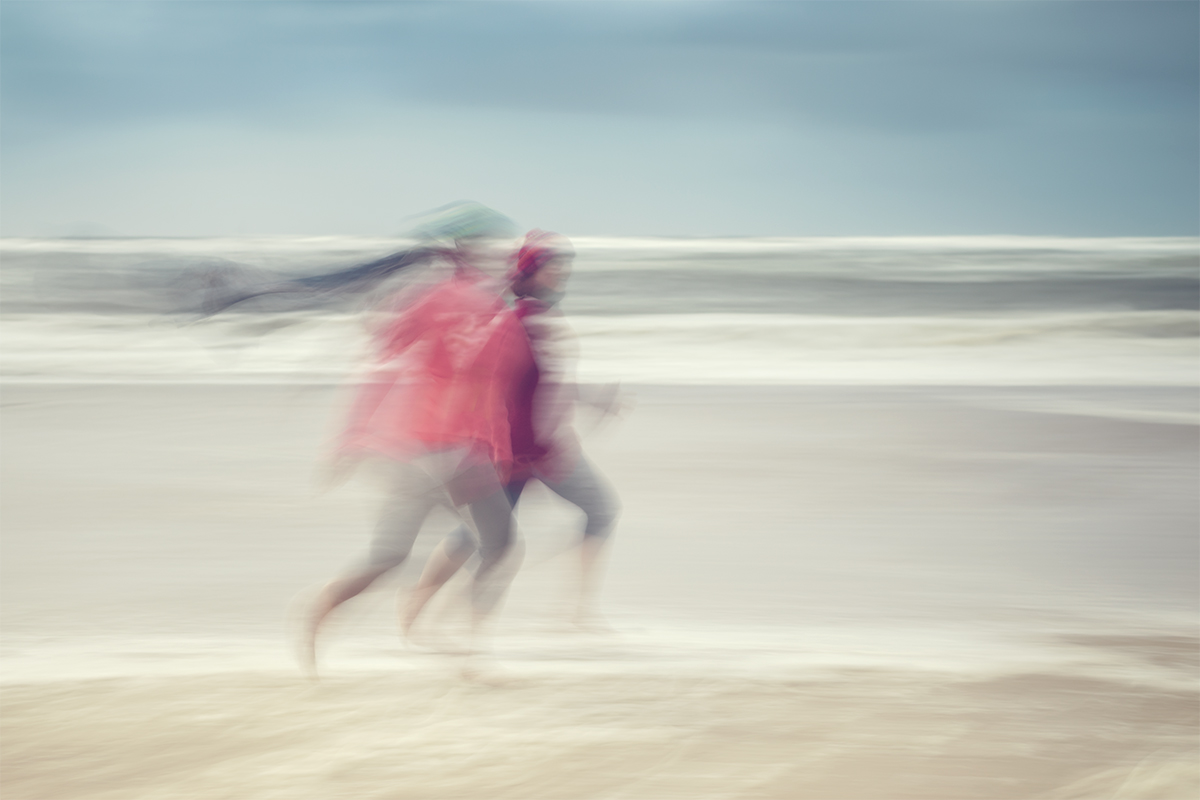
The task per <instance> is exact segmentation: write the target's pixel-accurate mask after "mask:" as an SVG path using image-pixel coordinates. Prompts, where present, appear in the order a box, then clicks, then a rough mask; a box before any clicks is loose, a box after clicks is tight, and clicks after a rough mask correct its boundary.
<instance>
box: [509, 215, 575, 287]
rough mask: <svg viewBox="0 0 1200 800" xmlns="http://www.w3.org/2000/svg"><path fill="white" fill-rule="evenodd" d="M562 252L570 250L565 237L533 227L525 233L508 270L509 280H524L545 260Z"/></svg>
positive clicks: (540, 266) (543, 264)
mask: <svg viewBox="0 0 1200 800" xmlns="http://www.w3.org/2000/svg"><path fill="white" fill-rule="evenodd" d="M564 252H566V253H569V252H571V245H570V244H569V243H568V242H567V239H566V237H564V236H560V235H559V234H557V233H551V232H549V231H543V230H538V229H537V228H534V229H533V230H531V231H530V232H529V233H527V234H525V241H524V242H523V243H522V244H521V249H520V250H518V251H517V255H516V258H515V259H514V260H513V265H512V268H511V269H510V270H509V271H508V278H509V280H511V281H520V280H524V279H525V278H528V277H530V276H532V275H534V274H535V273H536V272H537V271H538V270H539V269H541V268H542V267H544V266H546V262H547V261H549V260H550V259H552V258H554V257H555V256H557V255H561V254H562V253H564Z"/></svg>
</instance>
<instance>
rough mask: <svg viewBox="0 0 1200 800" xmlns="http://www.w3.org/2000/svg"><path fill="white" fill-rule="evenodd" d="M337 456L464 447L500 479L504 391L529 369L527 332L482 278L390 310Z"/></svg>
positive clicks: (506, 455)
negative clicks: (495, 469) (375, 363)
mask: <svg viewBox="0 0 1200 800" xmlns="http://www.w3.org/2000/svg"><path fill="white" fill-rule="evenodd" d="M377 345H378V350H379V361H380V365H379V367H378V368H377V369H376V370H375V372H374V374H373V375H372V377H371V378H370V379H368V381H367V382H366V383H365V384H364V385H363V386H362V387H361V389H360V392H359V395H358V399H357V401H356V402H355V404H354V408H353V411H352V413H351V418H350V424H349V426H348V428H347V431H346V433H345V435H344V437H343V448H344V449H351V450H354V449H363V450H371V451H375V452H379V453H382V454H384V455H387V456H391V457H393V458H411V457H414V456H417V455H420V454H421V453H424V452H429V451H432V450H444V449H454V448H460V447H461V448H466V449H467V450H469V452H470V453H471V454H472V455H474V456H476V457H478V458H482V459H486V460H487V461H490V462H491V463H493V464H495V465H496V466H497V467H498V468H499V471H500V472H501V477H502V478H506V477H507V473H508V470H509V468H510V466H511V463H512V439H511V434H510V430H509V419H508V415H509V410H508V405H509V403H510V397H511V392H512V386H513V385H514V382H515V381H516V380H517V378H518V377H519V376H521V375H525V374H527V373H528V371H529V370H530V369H531V368H532V364H533V360H532V355H531V353H530V349H529V342H528V339H527V337H526V335H525V330H524V328H523V327H522V325H521V323H520V322H519V320H518V319H517V317H516V315H515V314H514V313H513V312H512V311H511V310H510V309H509V308H508V307H507V306H506V305H505V303H504V301H503V299H502V298H501V297H500V295H499V294H498V293H497V292H496V291H493V290H492V289H491V288H490V287H489V286H488V284H487V281H486V278H485V277H484V276H483V275H482V273H477V272H468V271H460V272H459V274H456V275H455V276H454V277H453V278H450V279H449V280H446V281H443V282H442V283H439V284H437V285H436V286H434V287H433V288H431V289H429V290H428V291H426V292H425V293H424V294H423V295H422V296H421V297H420V298H419V299H418V300H417V301H416V302H415V303H414V304H412V305H411V306H409V307H408V308H406V309H404V310H402V311H400V312H398V313H397V315H396V317H395V318H394V319H393V320H392V321H391V322H390V323H389V324H388V325H386V326H385V327H384V328H383V329H382V331H381V332H380V334H379V336H378V337H377Z"/></svg>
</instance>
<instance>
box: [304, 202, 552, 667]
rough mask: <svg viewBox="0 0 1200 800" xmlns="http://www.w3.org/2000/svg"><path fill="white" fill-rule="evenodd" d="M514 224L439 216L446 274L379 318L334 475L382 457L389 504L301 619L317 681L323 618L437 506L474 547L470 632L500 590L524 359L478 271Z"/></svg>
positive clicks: (452, 210)
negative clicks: (512, 403)
mask: <svg viewBox="0 0 1200 800" xmlns="http://www.w3.org/2000/svg"><path fill="white" fill-rule="evenodd" d="M509 224H510V223H508V221H507V219H506V218H503V217H502V216H501V215H499V214H497V213H496V212H494V211H491V210H490V209H486V208H484V207H483V206H478V205H477V204H457V205H455V206H451V207H448V208H447V209H443V210H442V211H441V213H440V214H438V215H435V217H434V218H433V220H432V221H431V222H429V223H428V226H427V228H426V229H425V230H424V231H423V236H424V237H425V238H428V239H434V238H437V239H450V240H452V241H453V243H454V244H453V247H450V248H445V249H442V250H440V251H439V253H440V255H443V256H444V257H445V258H447V259H448V260H449V261H450V262H451V264H452V267H453V270H452V274H451V275H450V276H449V277H448V278H446V279H445V280H442V281H440V282H438V283H435V284H433V285H432V286H424V287H416V288H410V289H408V290H406V291H401V292H399V293H397V294H396V295H394V296H392V297H390V298H389V299H388V300H387V301H386V302H385V303H384V304H383V306H382V307H381V308H380V309H379V310H378V314H377V317H378V319H377V321H376V325H375V343H376V351H377V364H376V366H375V369H374V371H373V373H372V375H371V376H370V378H369V379H368V380H366V381H365V382H364V384H363V385H362V386H361V387H360V389H359V391H358V396H357V399H356V401H355V403H354V405H353V408H352V410H351V414H350V422H349V425H348V426H347V428H346V431H345V433H344V434H343V436H342V439H341V442H340V444H339V447H338V448H337V451H336V454H335V456H334V459H333V462H332V465H331V475H332V476H334V477H335V479H336V478H338V477H344V476H345V475H346V474H348V472H349V471H350V470H351V469H352V468H353V466H354V465H355V464H356V463H357V462H359V461H360V460H362V459H363V458H364V457H368V456H371V457H379V458H381V459H382V460H383V461H384V463H385V464H386V468H387V472H388V474H389V480H390V483H391V495H390V498H389V499H388V501H387V503H386V505H385V508H384V510H383V514H382V515H381V518H380V520H379V523H378V525H377V526H376V529H375V534H374V538H373V540H372V542H371V545H370V548H369V551H368V554H367V557H366V558H365V559H364V560H363V561H362V562H360V563H359V564H357V565H356V566H354V567H352V568H351V569H350V570H349V571H347V572H346V573H345V574H344V575H342V576H340V577H338V578H336V579H334V580H333V581H331V582H330V583H329V584H328V585H327V586H325V588H324V589H323V590H322V591H321V592H320V594H319V595H318V597H317V598H316V601H315V602H314V603H313V604H312V606H311V608H310V609H309V610H308V613H307V616H306V619H305V627H304V639H303V645H302V652H301V658H302V662H303V665H304V666H305V668H306V669H307V670H308V671H310V672H311V673H312V674H314V675H315V673H316V642H317V637H318V634H319V633H320V630H321V627H322V624H323V623H324V621H325V620H326V618H327V617H328V616H329V614H330V613H331V612H332V611H333V610H334V609H336V608H337V607H338V606H340V605H341V604H342V603H345V602H346V601H347V600H349V599H351V598H353V597H355V596H356V595H358V594H360V593H361V592H363V591H364V590H365V589H367V587H369V586H370V585H371V584H372V583H374V582H375V581H376V580H377V579H379V578H380V577H381V576H382V575H384V574H385V573H387V572H389V571H390V570H392V569H394V568H395V567H397V566H398V565H400V564H401V563H402V562H403V561H404V559H405V558H407V556H408V554H409V552H410V550H411V549H412V546H413V542H414V541H415V539H416V537H417V535H418V534H419V533H420V529H421V526H422V524H423V523H424V521H425V518H426V516H427V515H428V514H429V513H430V511H432V510H433V509H434V508H435V507H437V506H439V505H444V506H448V507H451V508H458V509H463V510H464V511H465V514H464V516H465V517H466V518H469V519H470V521H471V523H472V524H473V526H474V530H475V535H476V536H477V538H478V542H479V553H480V564H479V567H478V569H477V571H476V573H475V576H474V581H473V584H472V592H471V602H472V609H473V620H474V623H475V624H474V629H476V630H477V629H478V627H479V625H480V624H481V623H482V621H483V620H484V619H485V618H486V616H487V615H488V614H489V613H490V612H491V611H492V609H493V608H494V607H495V606H496V603H497V602H498V600H499V597H500V595H501V594H502V593H503V591H504V588H505V585H506V584H505V581H504V580H503V579H502V577H503V576H502V575H500V574H499V571H498V569H497V567H498V565H499V564H500V561H501V559H502V558H503V557H504V556H505V554H506V553H507V552H508V550H509V548H510V544H511V541H512V530H511V519H512V517H511V513H512V508H511V503H510V502H509V500H508V497H507V495H506V494H505V491H504V486H505V482H506V481H507V480H508V479H509V475H510V473H511V466H512V459H513V456H512V445H511V441H512V437H511V433H510V431H509V411H508V396H509V394H510V393H511V390H510V387H511V386H512V384H513V382H514V380H515V379H516V377H517V376H518V375H522V374H524V373H525V372H526V371H527V370H528V369H529V363H530V360H531V357H530V354H529V351H528V345H527V342H526V335H525V332H524V329H523V327H522V326H521V324H520V322H519V320H518V318H517V315H516V314H515V313H514V312H513V311H512V310H511V309H510V308H509V307H508V305H507V304H506V303H505V301H504V297H503V295H502V292H503V290H504V284H503V282H502V281H498V280H496V279H495V278H493V277H491V276H489V275H488V274H487V272H485V271H484V269H481V266H486V262H487V259H488V257H489V254H491V253H493V252H495V250H496V246H495V241H496V239H497V237H500V236H503V235H504V234H505V233H507V232H508V228H507V226H508V225H509ZM425 249H426V250H429V249H430V248H425Z"/></svg>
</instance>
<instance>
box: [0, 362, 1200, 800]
mask: <svg viewBox="0 0 1200 800" xmlns="http://www.w3.org/2000/svg"><path fill="white" fill-rule="evenodd" d="M631 394H633V395H634V396H635V401H636V407H635V408H634V409H633V411H632V412H631V413H629V414H628V415H627V417H626V418H625V419H623V420H619V421H616V422H607V423H604V424H602V425H599V426H598V427H594V428H593V427H592V426H591V424H590V421H588V420H584V421H583V424H582V426H581V427H582V428H583V429H585V430H588V431H589V433H588V436H587V442H588V449H589V451H590V452H591V453H592V455H593V457H594V459H595V460H596V462H597V464H598V465H599V466H600V467H601V469H602V470H603V471H604V472H605V473H606V474H607V475H608V477H609V478H610V480H611V481H612V482H613V484H614V485H615V486H616V487H617V489H618V491H619V492H620V495H621V498H622V501H623V505H624V513H623V517H622V520H621V523H620V525H619V528H618V532H617V534H616V538H615V540H614V546H613V550H612V557H611V560H610V563H609V568H608V577H607V582H606V587H605V591H604V595H603V608H604V611H605V613H606V615H607V618H608V620H609V622H610V623H611V625H612V628H613V631H612V632H609V633H603V634H595V633H585V632H579V631H573V630H571V629H570V628H569V627H568V626H566V624H565V622H564V620H565V604H564V602H563V600H564V598H565V596H566V594H567V590H568V588H569V575H570V563H569V556H568V554H567V553H568V549H569V546H570V544H571V542H572V533H571V527H572V524H573V519H572V518H571V516H570V514H569V513H568V512H567V511H566V510H565V509H563V508H562V507H560V506H558V505H556V504H555V503H554V502H552V501H550V500H549V499H547V498H546V497H545V496H544V495H542V494H539V493H536V492H535V493H533V494H532V495H531V496H530V497H529V498H528V499H527V500H526V501H524V502H523V506H522V508H521V509H520V520H521V529H522V534H523V538H524V539H525V541H526V543H527V548H528V552H527V557H526V563H525V566H524V569H523V570H522V572H521V574H520V575H519V576H518V577H517V580H516V582H515V583H514V585H513V588H512V591H511V593H510V598H509V601H508V603H507V606H506V608H505V610H504V613H503V614H502V615H501V618H500V619H499V621H498V623H497V625H496V630H495V634H494V637H493V652H492V655H491V657H490V660H489V661H488V665H489V666H488V671H487V673H486V676H485V679H483V680H466V679H464V678H463V677H461V675H460V673H461V668H462V664H461V660H460V659H456V658H454V657H449V656H441V655H431V654H427V653H421V652H416V651H413V650H409V649H405V648H404V647H403V646H402V645H401V643H400V640H399V638H398V637H397V636H396V633H395V622H394V620H393V601H392V597H393V594H394V593H393V591H391V590H384V591H378V592H374V593H372V594H371V595H370V596H369V597H366V598H364V599H363V600H362V602H360V603H358V604H357V605H356V606H354V607H353V608H351V609H349V611H348V613H347V614H345V615H344V617H343V619H342V620H341V624H340V625H339V627H338V628H337V630H335V631H333V632H332V635H331V636H330V639H329V643H328V646H327V648H326V650H325V653H324V655H323V670H324V678H323V680H322V681H321V682H320V683H319V684H316V685H313V684H309V683H307V682H305V681H304V680H302V679H301V678H300V676H299V674H298V672H297V671H296V670H295V668H294V666H293V664H292V662H291V659H290V644H289V636H290V629H289V625H290V615H291V614H292V613H293V611H294V609H295V608H296V606H297V604H298V603H302V602H303V601H304V600H305V598H306V597H307V596H309V593H311V591H312V590H313V589H314V588H315V587H316V586H318V585H319V584H320V582H321V581H323V580H325V579H327V578H329V577H330V576H331V575H332V574H334V573H335V572H336V571H337V570H338V569H340V568H341V567H342V566H343V565H345V564H346V563H348V562H349V561H350V560H352V559H353V558H355V557H357V556H358V555H359V554H360V551H361V548H362V547H363V544H364V542H365V540H366V537H367V536H368V534H369V530H370V526H371V524H372V521H373V516H374V513H375V508H376V506H377V504H378V502H379V500H380V494H379V492H378V490H377V487H375V486H374V485H373V484H372V481H371V480H370V477H369V476H368V475H364V476H361V477H360V478H359V479H357V480H356V481H355V482H352V483H351V484H349V485H347V486H344V487H342V488H341V489H339V490H337V491H335V492H332V493H325V494H322V493H321V492H319V491H318V487H317V481H316V475H317V468H318V465H319V459H320V455H321V452H322V448H323V446H324V444H325V442H326V440H327V439H328V437H329V436H330V435H331V434H332V432H333V431H334V430H335V429H336V426H337V424H338V420H339V409H340V402H341V400H342V399H343V396H342V394H341V392H340V391H339V390H336V389H332V388H329V387H321V386H266V385H263V386H248V385H243V386H234V385H191V386H188V385H152V384H147V385H109V386H104V385H83V384H79V385H48V384H47V385H33V384H29V385H19V384H17V385H10V386H8V387H7V388H6V389H5V392H4V397H3V402H4V405H5V417H6V423H5V446H4V474H3V478H4V491H5V509H6V510H5V515H4V527H5V536H4V542H3V544H4V553H3V554H4V559H3V600H4V646H5V660H4V673H3V677H4V681H5V685H4V692H3V698H4V703H5V711H4V718H3V719H4V729H3V734H4V740H5V749H6V752H7V755H6V769H5V771H4V776H3V780H4V790H5V796H6V797H11V798H47V797H73V798H118V797H119V798H164V797H177V798H219V797H229V798H273V797H280V798H282V797H288V798H305V797H312V798H327V797H331V796H353V797H379V798H405V797H413V798H418V797H420V798H442V797H445V798H452V797H482V796H488V797H511V798H534V797H544V798H566V797H570V798H593V797H594V798H630V799H633V800H641V799H642V798H645V799H646V800H652V799H654V798H668V797H679V798H684V797H687V798H701V797H703V798H708V797H711V798H733V797H737V798H814V800H840V798H863V800H887V799H890V798H947V800H950V799H952V798H953V799H954V800H959V799H961V798H1012V799H1013V800H1017V799H1018V798H1093V797H1095V798H1100V797H1104V798H1188V797H1193V796H1195V792H1196V790H1197V787H1198V786H1200V774H1198V771H1197V768H1196V764H1197V752H1196V736H1195V732H1196V725H1197V719H1196V712H1197V697H1196V691H1195V676H1196V668H1197V652H1198V648H1197V640H1196V637H1195V608H1196V597H1197V585H1196V584H1197V580H1196V574H1195V569H1194V565H1195V561H1196V539H1195V535H1194V533H1195V526H1196V519H1195V507H1194V503H1193V502H1192V500H1193V498H1192V494H1193V490H1194V486H1195V481H1196V477H1197V475H1196V472H1197V464H1196V432H1197V430H1196V427H1195V425H1194V424H1180V421H1181V420H1185V419H1186V418H1188V416H1189V415H1190V414H1194V409H1192V408H1191V405H1193V404H1194V401H1193V399H1192V397H1191V394H1190V393H1189V392H1188V390H1171V389H1161V390H1156V389H1152V388H1141V389H1124V390H1115V389H1114V390H1105V389H1102V388H1093V389H1052V388H1041V389H1036V390H1035V389H1028V390H1018V389H1009V390H999V389H987V388H973V389H964V388H952V387H944V388H923V389H919V390H918V389H905V388H900V387H892V388H873V389H872V388H852V387H823V388H803V387H775V388H765V387H758V388H755V387H741V388H733V387H707V388H706V387H673V388H667V387H641V388H635V389H633V390H632V392H631ZM452 524H453V521H452V519H450V518H449V516H448V515H447V516H445V517H443V518H439V519H435V520H432V521H431V522H430V525H429V530H428V533H427V534H426V535H424V536H423V537H422V539H421V541H420V542H419V543H418V546H417V550H416V552H415V554H414V558H413V560H412V562H410V563H409V564H408V565H406V568H405V569H404V570H403V572H402V574H401V575H400V576H399V577H398V578H397V580H396V582H395V584H398V585H399V586H400V588H401V589H403V587H404V586H405V585H406V584H408V583H411V581H412V580H413V579H414V577H415V574H416V572H417V569H418V567H417V566H416V565H417V564H420V563H422V562H423V560H424V555H425V553H427V552H428V551H429V549H430V548H432V546H433V545H434V544H436V542H437V540H438V537H439V533H440V532H441V531H444V530H446V529H448V528H449V527H450V526H451V525H452ZM414 562H415V563H414ZM395 584H394V585H395ZM450 594H451V599H448V600H447V601H446V603H445V606H444V607H443V608H442V609H441V610H440V611H439V612H438V613H435V614H434V615H431V617H432V622H439V621H440V623H439V624H441V625H443V626H445V627H447V628H448V629H449V630H451V631H453V630H454V625H455V621H456V617H455V616H454V615H455V607H454V605H453V597H452V596H453V593H450Z"/></svg>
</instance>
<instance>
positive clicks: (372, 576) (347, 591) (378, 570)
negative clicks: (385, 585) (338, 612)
mask: <svg viewBox="0 0 1200 800" xmlns="http://www.w3.org/2000/svg"><path fill="white" fill-rule="evenodd" d="M393 566H395V565H394V564H388V565H380V566H378V567H370V568H367V569H363V570H361V571H359V572H356V573H354V574H353V575H347V576H345V577H342V578H337V579H335V580H333V581H331V582H330V583H329V584H327V585H326V586H325V588H324V589H322V590H321V593H320V594H319V595H317V599H316V601H315V602H314V603H313V605H312V608H311V609H310V610H309V613H308V618H307V620H306V621H305V626H304V639H303V643H302V645H301V648H302V649H301V653H300V666H301V669H303V670H304V672H305V674H307V675H308V676H309V677H310V678H313V679H316V677H317V634H318V633H320V630H321V625H322V624H323V623H324V622H325V619H326V618H327V617H328V616H329V615H330V613H332V612H333V610H334V609H335V608H337V607H338V606H340V605H341V604H342V603H344V602H346V601H347V600H349V599H350V598H352V597H357V596H358V595H360V594H362V593H363V591H365V590H366V588H367V587H368V586H370V585H371V584H372V583H374V582H375V581H376V580H378V578H379V577H380V576H381V575H383V574H384V573H385V572H387V571H388V570H390V569H391V568H392V567H393Z"/></svg>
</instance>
